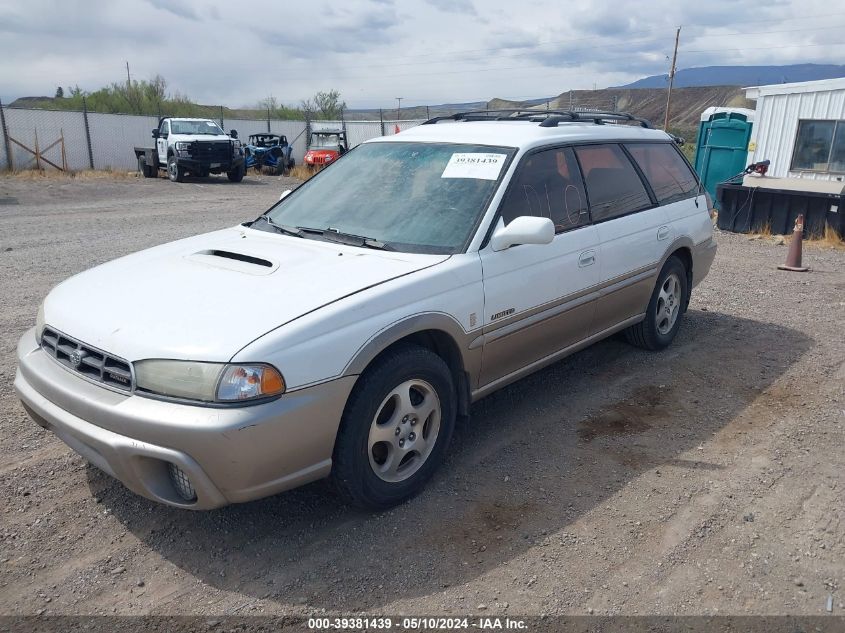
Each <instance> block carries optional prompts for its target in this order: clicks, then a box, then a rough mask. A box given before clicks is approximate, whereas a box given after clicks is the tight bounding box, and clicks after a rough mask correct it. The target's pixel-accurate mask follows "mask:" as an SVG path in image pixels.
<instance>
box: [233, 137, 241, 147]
mask: <svg viewBox="0 0 845 633" xmlns="http://www.w3.org/2000/svg"><path fill="white" fill-rule="evenodd" d="M232 146H233V147H234V148H235V149H238V148H239V147H240V146H241V142H240V141H239V140H238V139H233V140H232Z"/></svg>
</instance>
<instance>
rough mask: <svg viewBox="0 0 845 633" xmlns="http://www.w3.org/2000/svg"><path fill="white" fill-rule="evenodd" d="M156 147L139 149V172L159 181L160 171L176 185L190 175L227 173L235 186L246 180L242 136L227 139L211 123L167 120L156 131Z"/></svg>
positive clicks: (137, 156) (200, 120) (235, 132)
mask: <svg viewBox="0 0 845 633" xmlns="http://www.w3.org/2000/svg"><path fill="white" fill-rule="evenodd" d="M153 138H154V139H155V141H156V145H155V147H136V148H135V157H136V158H137V159H138V171H139V172H141V173H142V174H143V175H144V176H145V177H146V178H156V177H157V176H158V172H159V170H160V169H164V170H166V171H167V177H168V178H170V180H172V181H173V182H182V181H183V180H184V179H185V176H186V175H187V174H191V175H192V176H199V177H205V176H208V175H209V174H220V173H224V172H225V173H226V175H227V176H228V177H229V180H231V181H232V182H240V181H241V180H243V177H244V173H245V168H244V152H243V148H242V147H241V142H240V141H239V140H238V133H237V131H235V130H230V131H229V134H228V135H227V134H226V133H225V132H224V131H223V130H222V129H221V128H220V126H219V125H217V123H215V122H214V121H212V120H211V119H188V118H179V119H177V118H163V119H160V120H159V122H158V127H157V128H156V129H154V130H153Z"/></svg>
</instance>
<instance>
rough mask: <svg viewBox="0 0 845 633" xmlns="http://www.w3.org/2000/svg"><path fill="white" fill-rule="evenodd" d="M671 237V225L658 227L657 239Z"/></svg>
mask: <svg viewBox="0 0 845 633" xmlns="http://www.w3.org/2000/svg"><path fill="white" fill-rule="evenodd" d="M667 237H669V227H668V226H661V227H660V228H659V229H657V239H658V240H665V239H666V238H667Z"/></svg>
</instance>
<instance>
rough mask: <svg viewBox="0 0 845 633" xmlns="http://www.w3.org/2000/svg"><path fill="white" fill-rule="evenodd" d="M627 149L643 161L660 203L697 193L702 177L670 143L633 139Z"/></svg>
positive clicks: (648, 178)
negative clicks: (693, 170) (634, 141)
mask: <svg viewBox="0 0 845 633" xmlns="http://www.w3.org/2000/svg"><path fill="white" fill-rule="evenodd" d="M625 149H627V150H628V152H629V153H630V154H631V156H632V157H633V158H634V161H635V162H636V163H637V165H639V167H640V169H641V170H642V172H643V174H645V177H646V180H648V183H649V184H650V185H651V188H652V190H653V191H654V195H655V196H656V197H657V201H658V202H659V203H660V204H669V203H670V202H675V201H677V200H683V199H684V198H689V197H690V196H693V195H695V192H696V191H697V190H698V180H697V179H696V177H695V174H694V173H692V170H691V169H690V168H689V165H687V163H686V161H685V160H684V159H683V158H682V157H681V155H680V154H679V153H678V150H676V149H675V147H674V146H673V145H672V144H670V143H632V144H630V145H626V146H625Z"/></svg>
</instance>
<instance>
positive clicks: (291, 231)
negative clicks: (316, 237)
mask: <svg viewBox="0 0 845 633" xmlns="http://www.w3.org/2000/svg"><path fill="white" fill-rule="evenodd" d="M258 220H264V221H265V222H266V223H267V224H269V225H270V226H272V227H273V228H274V229H276V230H277V231H278V232H279V233H284V234H285V235H291V236H293V237H305V236H304V235H303V234H302V231H301V230H300V229H299V228H298V227H295V226H286V225H284V224H277V223H276V222H274V221H273V220H272V218H271V217H270V216H269V215H267V214H266V213H265V214H264V215H262V216H259V218H258ZM258 220H256V222H258Z"/></svg>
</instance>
